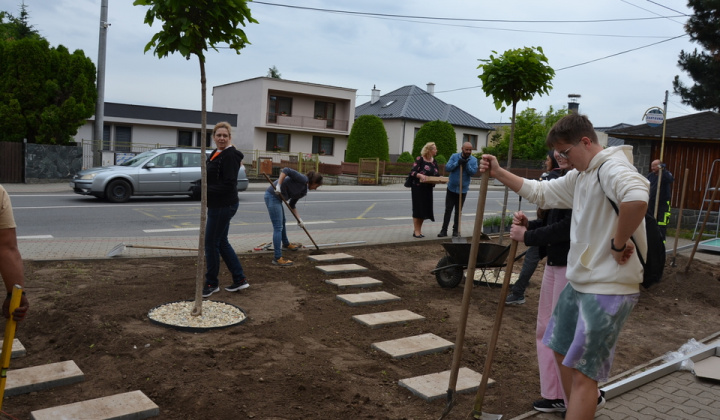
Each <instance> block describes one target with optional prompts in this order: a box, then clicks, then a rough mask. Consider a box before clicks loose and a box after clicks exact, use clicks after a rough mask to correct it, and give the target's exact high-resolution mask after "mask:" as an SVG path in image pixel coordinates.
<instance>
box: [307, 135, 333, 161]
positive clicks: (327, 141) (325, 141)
mask: <svg viewBox="0 0 720 420" xmlns="http://www.w3.org/2000/svg"><path fill="white" fill-rule="evenodd" d="M334 146H335V139H334V138H332V137H320V136H313V140H312V152H313V154H319V155H328V156H332V155H333V149H334Z"/></svg>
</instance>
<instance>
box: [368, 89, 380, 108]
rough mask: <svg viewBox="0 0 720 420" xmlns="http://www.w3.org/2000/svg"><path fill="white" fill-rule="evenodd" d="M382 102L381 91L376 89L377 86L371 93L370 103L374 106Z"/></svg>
mask: <svg viewBox="0 0 720 420" xmlns="http://www.w3.org/2000/svg"><path fill="white" fill-rule="evenodd" d="M379 100H380V90H379V89H377V88H375V85H373V88H372V91H371V93H370V103H371V104H374V103H375V102H377V101H379Z"/></svg>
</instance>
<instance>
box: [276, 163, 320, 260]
mask: <svg viewBox="0 0 720 420" xmlns="http://www.w3.org/2000/svg"><path fill="white" fill-rule="evenodd" d="M322 183H323V176H322V175H321V174H319V173H317V172H315V171H310V172H308V173H307V174H305V175H303V174H301V173H300V172H298V171H296V170H294V169H290V168H283V170H282V171H281V172H280V176H279V177H278V179H277V181H275V182H274V183H273V184H272V185H271V186H269V187H268V188H267V190H266V191H265V206H266V207H267V209H268V214H269V215H270V221H271V222H272V225H273V252H274V255H273V260H272V264H273V265H279V266H281V267H288V266H291V265H293V262H292V261H291V260H289V259H287V258H284V257H283V256H282V250H283V248H284V249H289V250H291V251H297V250H298V249H300V246H299V245H295V244H291V243H290V240H289V239H288V237H287V230H286V228H285V210H284V209H283V199H284V200H285V201H287V203H288V206H289V207H290V211H292V212H293V214H295V216H296V217H297V220H298V226H300V227H304V225H303V221H302V219H301V218H300V215H299V214H298V212H297V208H295V205H296V204H297V202H298V200H300V199H301V198H303V197H305V196H306V195H307V193H308V190H316V189H317V188H318V187H319V186H321V185H322Z"/></svg>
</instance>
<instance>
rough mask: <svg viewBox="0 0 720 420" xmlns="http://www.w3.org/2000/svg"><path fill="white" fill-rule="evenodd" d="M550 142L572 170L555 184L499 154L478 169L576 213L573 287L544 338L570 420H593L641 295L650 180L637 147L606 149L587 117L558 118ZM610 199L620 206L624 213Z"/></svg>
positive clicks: (567, 290) (562, 297) (572, 226)
mask: <svg viewBox="0 0 720 420" xmlns="http://www.w3.org/2000/svg"><path fill="white" fill-rule="evenodd" d="M546 144H547V145H548V147H551V148H553V149H554V150H556V151H557V152H558V154H559V155H560V156H561V157H562V158H563V159H566V160H567V161H568V162H569V163H570V164H571V165H572V166H574V167H575V170H572V171H570V172H569V173H568V174H567V175H565V176H563V177H561V178H558V179H554V180H551V181H536V180H530V179H524V178H521V177H519V176H517V175H514V174H512V173H511V172H510V171H507V170H505V169H503V168H501V167H500V164H499V163H498V160H497V158H496V157H495V156H492V155H483V157H482V162H481V163H480V172H481V173H482V172H485V171H489V173H490V176H492V177H494V178H495V179H496V180H498V181H500V182H502V183H503V184H505V185H507V186H508V187H509V188H510V189H512V190H513V191H515V192H517V193H518V194H519V195H520V196H522V197H524V198H526V199H527V200H528V201H530V202H531V203H535V204H537V205H539V206H540V207H542V208H572V210H573V215H572V220H571V223H570V250H569V252H568V258H567V264H568V265H567V270H566V276H567V279H568V285H567V286H566V287H565V288H564V289H563V291H562V292H561V293H560V296H559V297H558V302H557V305H556V306H555V309H554V310H553V314H552V316H551V317H550V320H549V322H548V327H547V330H546V332H545V335H544V336H543V340H542V341H543V344H545V345H546V346H548V347H550V348H551V349H552V350H553V352H554V356H555V361H556V363H557V365H558V368H559V371H560V378H561V381H562V386H563V391H564V393H565V397H566V399H565V402H566V407H567V412H566V416H565V418H566V419H570V420H583V419H588V420H589V419H592V418H594V417H595V411H596V410H597V407H598V406H599V405H601V403H602V399H603V397H602V396H600V397H598V396H597V392H598V390H597V388H598V387H597V385H598V382H606V381H607V380H608V378H609V376H610V368H611V366H612V362H613V356H614V354H615V346H616V344H617V340H618V337H619V335H620V331H621V330H622V327H623V325H624V324H625V321H627V319H628V317H629V316H630V312H631V311H632V309H633V308H634V307H635V305H636V304H637V302H638V298H639V296H640V283H641V282H642V278H643V267H642V264H641V262H640V259H639V258H637V257H635V256H633V254H635V253H636V252H640V253H642V254H645V255H646V254H647V243H646V234H645V221H644V219H645V212H646V210H647V200H648V196H649V192H648V185H649V182H648V181H647V179H645V177H644V176H642V175H641V174H639V173H638V172H637V169H635V167H634V166H633V165H632V147H630V146H617V147H608V148H603V146H602V145H601V144H600V143H598V139H597V134H596V133H595V129H594V127H593V125H592V123H590V120H588V118H587V117H586V116H584V115H580V114H578V113H571V114H569V115H567V116H565V117H563V118H561V119H560V120H559V121H558V122H556V123H555V125H553V127H552V128H551V129H550V132H549V133H548V136H547V139H546ZM601 166H602V167H601ZM608 198H609V199H610V200H613V201H614V202H616V203H618V207H619V215H618V214H616V213H615V210H614V209H613V206H612V205H611V204H610V203H609V202H608ZM631 236H632V237H634V239H635V240H636V241H637V244H638V248H637V249H636V248H635V245H634V243H633V241H631V239H630V238H631Z"/></svg>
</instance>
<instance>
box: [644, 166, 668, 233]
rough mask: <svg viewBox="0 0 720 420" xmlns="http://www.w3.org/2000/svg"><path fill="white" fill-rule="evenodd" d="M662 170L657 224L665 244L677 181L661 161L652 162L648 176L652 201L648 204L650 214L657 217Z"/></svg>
mask: <svg viewBox="0 0 720 420" xmlns="http://www.w3.org/2000/svg"><path fill="white" fill-rule="evenodd" d="M660 168H662V170H663V171H662V181H661V182H660V201H659V202H658V212H657V217H656V219H657V222H658V226H659V227H660V233H661V234H662V238H663V242H665V233H666V230H667V225H668V223H669V222H670V194H671V191H672V186H671V185H672V183H673V181H675V178H673V176H672V174H671V173H670V171H668V170H667V169H666V168H665V164H664V163H663V162H660V160H659V159H655V160H653V161H652V164H651V165H650V173H649V174H647V175H646V178H647V179H648V181H650V201H649V202H648V210H647V211H648V213H650V214H652V215H655V197H656V196H657V183H658V173H659V172H660Z"/></svg>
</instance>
